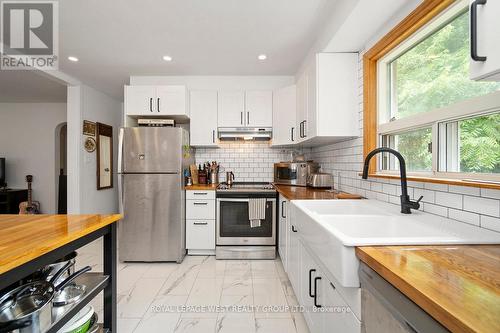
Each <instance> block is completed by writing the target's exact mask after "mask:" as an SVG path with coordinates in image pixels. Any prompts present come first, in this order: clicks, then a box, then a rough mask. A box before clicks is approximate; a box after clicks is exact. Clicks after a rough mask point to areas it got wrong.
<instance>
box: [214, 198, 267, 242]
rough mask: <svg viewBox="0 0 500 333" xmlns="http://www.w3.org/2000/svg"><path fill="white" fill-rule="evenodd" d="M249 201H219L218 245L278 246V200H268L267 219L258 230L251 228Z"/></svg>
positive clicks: (233, 199)
mask: <svg viewBox="0 0 500 333" xmlns="http://www.w3.org/2000/svg"><path fill="white" fill-rule="evenodd" d="M248 200H249V199H237V198H218V199H217V223H216V224H217V229H216V235H217V237H216V244H217V245H276V199H270V198H267V199H266V200H267V203H266V219H265V220H262V221H261V226H260V227H256V228H250V220H249V219H248Z"/></svg>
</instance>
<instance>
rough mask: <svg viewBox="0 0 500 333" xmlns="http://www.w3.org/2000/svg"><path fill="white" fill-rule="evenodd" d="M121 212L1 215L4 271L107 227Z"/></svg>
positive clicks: (0, 256) (1, 270) (0, 259)
mask: <svg viewBox="0 0 500 333" xmlns="http://www.w3.org/2000/svg"><path fill="white" fill-rule="evenodd" d="M121 218H122V216H121V215H119V214H115V215H0V274H3V273H5V272H8V271H10V270H12V269H13V268H16V267H18V266H21V265H23V264H25V263H27V262H29V261H31V260H33V259H36V258H38V257H40V256H42V255H44V254H46V253H49V252H50V251H52V250H54V249H57V248H59V247H62V246H64V245H66V244H68V243H70V242H72V241H74V240H76V239H78V238H81V237H83V236H86V235H88V234H90V233H92V232H94V231H96V230H99V229H101V228H104V227H106V226H108V225H110V224H112V223H115V222H117V221H118V220H120V219H121Z"/></svg>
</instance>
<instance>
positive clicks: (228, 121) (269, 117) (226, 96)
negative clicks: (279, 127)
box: [218, 91, 273, 127]
mask: <svg viewBox="0 0 500 333" xmlns="http://www.w3.org/2000/svg"><path fill="white" fill-rule="evenodd" d="M218 104H219V105H218V126H219V127H272V126H273V93H272V91H219V96H218Z"/></svg>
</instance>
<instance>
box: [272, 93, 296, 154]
mask: <svg viewBox="0 0 500 333" xmlns="http://www.w3.org/2000/svg"><path fill="white" fill-rule="evenodd" d="M296 105H297V87H296V86H295V85H293V86H289V87H284V88H281V89H278V90H275V91H274V92H273V140H272V142H271V145H272V146H285V145H291V144H294V143H297V130H296V128H297V127H296V124H295V117H296V113H297V108H296Z"/></svg>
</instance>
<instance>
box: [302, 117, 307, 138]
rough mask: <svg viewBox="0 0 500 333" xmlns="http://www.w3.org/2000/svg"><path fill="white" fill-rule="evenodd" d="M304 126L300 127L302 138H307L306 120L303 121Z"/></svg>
mask: <svg viewBox="0 0 500 333" xmlns="http://www.w3.org/2000/svg"><path fill="white" fill-rule="evenodd" d="M303 123H304V125H302V132H303V133H304V136H303V137H304V138H307V131H306V124H307V120H304V121H303Z"/></svg>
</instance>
